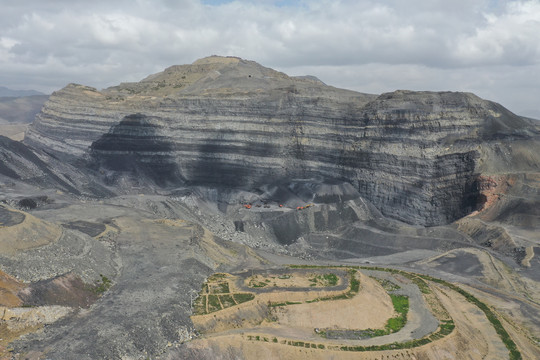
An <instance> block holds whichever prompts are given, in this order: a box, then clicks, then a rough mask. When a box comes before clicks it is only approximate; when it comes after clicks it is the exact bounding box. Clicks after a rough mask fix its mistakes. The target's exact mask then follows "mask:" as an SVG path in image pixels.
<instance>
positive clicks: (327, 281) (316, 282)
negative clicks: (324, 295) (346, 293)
mask: <svg viewBox="0 0 540 360" xmlns="http://www.w3.org/2000/svg"><path fill="white" fill-rule="evenodd" d="M308 280H309V281H310V282H311V284H310V285H309V286H320V287H327V286H336V285H337V283H338V281H339V278H338V276H337V275H336V274H333V273H326V274H322V275H315V276H313V277H312V278H310V279H308Z"/></svg>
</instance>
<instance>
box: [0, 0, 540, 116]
mask: <svg viewBox="0 0 540 360" xmlns="http://www.w3.org/2000/svg"><path fill="white" fill-rule="evenodd" d="M213 54H216V55H235V56H239V57H242V58H245V59H249V60H255V61H257V62H259V63H261V64H262V65H265V66H268V67H271V68H274V69H277V70H280V71H283V72H285V73H287V74H289V75H305V74H310V75H315V76H317V77H318V78H320V79H321V80H323V81H324V82H326V83H327V84H329V85H334V86H338V87H343V88H348V89H353V90H358V91H362V92H368V93H382V92H386V91H393V90H395V89H412V90H452V91H470V92H474V93H476V94H477V95H479V96H481V97H483V98H486V99H490V100H494V101H497V102H499V103H501V104H503V105H504V106H506V107H508V108H509V109H510V110H512V111H514V112H516V113H518V114H521V115H528V116H534V117H537V118H540V0H516V1H510V0H506V1H504V0H451V1H450V0H378V1H375V0H311V1H309V0H281V1H278V0H235V1H230V0H213V1H212V0H92V1H88V0H17V1H15V0H0V86H7V87H10V88H13V89H35V90H40V91H43V92H47V93H49V92H51V91H54V90H56V89H59V88H62V87H63V86H65V85H66V84H68V83H70V82H76V83H81V84H85V85H90V86H94V87H97V88H104V87H107V86H111V85H115V84H118V83H120V82H125V81H138V80H140V79H142V78H144V77H146V76H147V75H148V74H151V73H155V72H158V71H161V70H163V69H164V68H165V67H168V66H170V65H174V64H187V63H192V62H193V61H195V60H196V59H198V58H201V57H205V56H208V55H213Z"/></svg>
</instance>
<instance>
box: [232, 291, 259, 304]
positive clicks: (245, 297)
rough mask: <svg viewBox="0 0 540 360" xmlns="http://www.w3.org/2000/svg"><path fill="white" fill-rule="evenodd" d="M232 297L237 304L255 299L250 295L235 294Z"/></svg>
mask: <svg viewBox="0 0 540 360" xmlns="http://www.w3.org/2000/svg"><path fill="white" fill-rule="evenodd" d="M233 296H234V299H235V300H236V302H237V303H238V304H241V303H244V302H247V301H250V300H253V299H255V295H254V294H250V293H236V294H233Z"/></svg>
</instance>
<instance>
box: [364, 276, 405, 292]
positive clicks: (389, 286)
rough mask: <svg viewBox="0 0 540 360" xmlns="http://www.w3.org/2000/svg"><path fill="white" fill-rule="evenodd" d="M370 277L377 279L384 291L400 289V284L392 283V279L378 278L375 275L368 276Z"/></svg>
mask: <svg viewBox="0 0 540 360" xmlns="http://www.w3.org/2000/svg"><path fill="white" fill-rule="evenodd" d="M370 278H372V279H373V280H375V281H377V282H378V283H379V284H381V286H382V287H383V289H384V290H386V291H394V290H399V289H401V286H399V285H397V284H395V283H393V282H392V281H390V280H387V279H381V278H378V277H375V276H370Z"/></svg>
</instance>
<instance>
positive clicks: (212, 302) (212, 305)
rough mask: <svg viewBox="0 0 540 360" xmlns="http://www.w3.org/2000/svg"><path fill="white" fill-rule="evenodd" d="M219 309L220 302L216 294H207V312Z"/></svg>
mask: <svg viewBox="0 0 540 360" xmlns="http://www.w3.org/2000/svg"><path fill="white" fill-rule="evenodd" d="M219 310H221V304H220V302H219V298H218V296H217V295H208V312H209V313H211V312H214V311H219Z"/></svg>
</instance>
